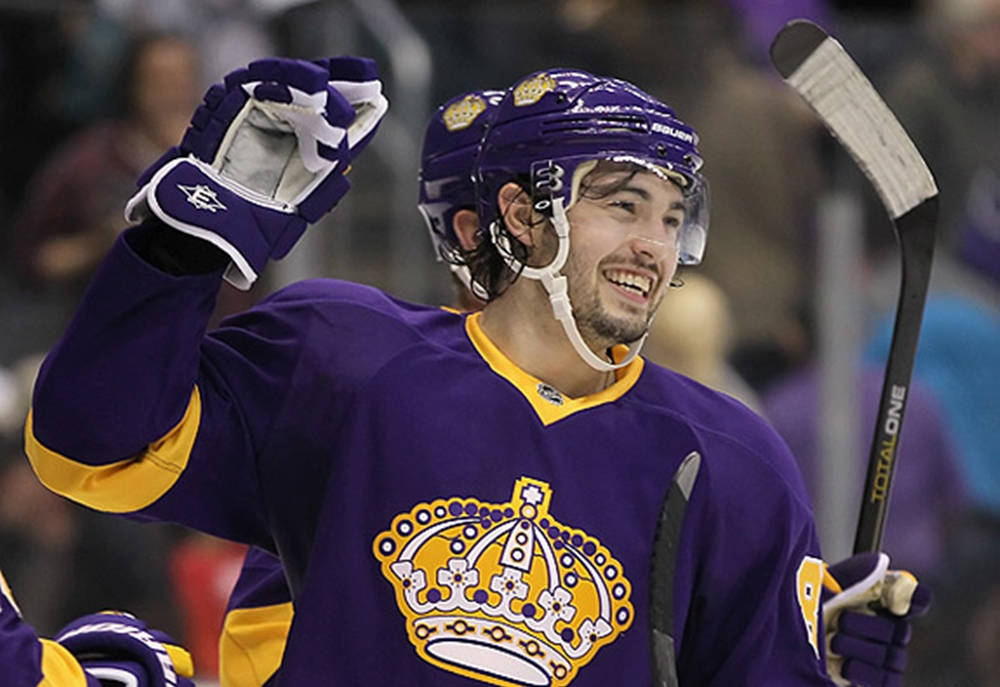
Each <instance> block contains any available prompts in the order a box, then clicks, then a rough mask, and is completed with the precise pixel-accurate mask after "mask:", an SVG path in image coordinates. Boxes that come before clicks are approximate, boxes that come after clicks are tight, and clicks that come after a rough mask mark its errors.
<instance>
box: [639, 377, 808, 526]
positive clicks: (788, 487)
mask: <svg viewBox="0 0 1000 687" xmlns="http://www.w3.org/2000/svg"><path fill="white" fill-rule="evenodd" d="M645 372H646V374H644V375H643V377H646V378H647V379H646V380H645V381H646V383H645V384H643V385H641V387H640V388H637V389H636V391H637V392H638V393H637V394H636V399H637V400H638V401H639V402H642V403H647V404H649V405H651V406H654V407H656V408H659V409H661V410H662V412H664V413H667V414H669V415H670V416H671V417H672V418H673V419H674V420H675V421H677V422H680V423H681V424H683V425H684V426H685V427H686V428H687V429H688V430H689V431H690V432H691V433H692V434H693V435H694V436H695V437H696V438H697V441H698V443H699V445H700V446H701V447H702V450H703V452H704V454H705V456H704V457H705V459H706V461H707V464H708V465H712V464H715V465H717V466H718V468H719V469H718V470H715V471H714V472H717V473H719V474H725V475H726V476H727V478H731V480H732V481H733V482H734V483H738V482H739V481H740V480H741V479H743V478H745V477H747V476H749V475H752V476H753V478H754V481H755V483H761V482H763V483H765V484H769V485H770V487H771V488H772V489H775V490H778V491H787V492H790V494H791V495H792V497H793V498H794V500H796V501H798V502H799V504H800V505H801V506H802V507H803V508H804V510H805V511H806V512H809V513H811V511H812V507H811V505H810V502H809V497H808V495H807V492H806V489H805V484H804V482H803V479H802V474H801V470H800V468H799V466H798V463H797V462H796V460H795V458H794V456H793V455H792V452H791V450H790V449H789V448H788V445H787V444H786V443H785V441H784V440H783V439H782V438H781V436H780V435H779V434H778V433H777V431H776V430H775V429H774V428H773V427H772V426H771V425H770V423H768V422H767V420H765V419H764V418H763V417H761V416H760V415H758V414H757V413H756V412H754V411H753V410H751V409H750V408H748V407H747V406H746V405H744V404H743V403H741V402H740V401H738V400H737V399H735V398H733V397H731V396H729V395H727V394H724V393H722V392H720V391H716V390H715V389H712V388H709V387H707V386H705V385H704V384H701V383H699V382H696V381H695V380H693V379H691V378H689V377H686V376H684V375H682V374H679V373H677V372H674V371H672V370H668V369H666V368H663V367H661V366H659V365H656V364H652V363H649V362H647V363H646V370H645Z"/></svg>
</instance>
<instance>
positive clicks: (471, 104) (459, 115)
mask: <svg viewBox="0 0 1000 687" xmlns="http://www.w3.org/2000/svg"><path fill="white" fill-rule="evenodd" d="M485 111H486V101H485V100H483V99H482V98H480V97H479V96H478V95H467V96H465V97H464V98H462V99H461V100H459V101H458V102H455V103H452V104H451V105H449V106H448V107H447V108H445V111H444V112H443V113H442V114H441V120H442V121H443V122H444V128H445V129H447V130H448V131H460V130H462V129H466V128H468V127H469V125H470V124H472V123H473V122H474V121H476V117H478V116H479V115H481V114H482V113H483V112H485Z"/></svg>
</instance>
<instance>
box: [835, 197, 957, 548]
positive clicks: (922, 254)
mask: <svg viewBox="0 0 1000 687" xmlns="http://www.w3.org/2000/svg"><path fill="white" fill-rule="evenodd" d="M936 217H937V197H933V198H930V199H928V200H926V201H924V202H923V203H921V204H920V205H918V206H917V207H915V208H913V209H912V210H910V211H909V212H908V213H906V214H905V215H903V216H902V217H900V218H899V219H898V220H897V221H896V232H897V234H898V236H899V246H900V252H901V260H902V267H903V269H902V282H901V284H900V290H899V302H898V305H897V307H896V322H895V326H894V328H893V333H892V345H891V347H890V348H889V361H888V364H887V366H886V372H885V380H884V381H883V383H882V397H881V400H880V401H879V408H878V416H877V418H876V423H875V433H874V436H873V437H872V444H871V449H870V451H869V455H868V475H867V477H866V478H865V489H864V493H863V494H862V499H861V512H860V514H859V516H858V529H857V532H856V534H855V537H854V553H863V552H866V551H878V550H880V549H881V546H882V535H883V532H884V529H885V519H886V516H887V514H888V510H889V496H890V493H891V489H892V480H893V475H894V474H895V470H896V453H897V451H898V448H899V438H900V433H901V431H902V427H903V415H904V414H905V412H906V402H907V397H908V396H909V388H910V379H911V376H912V373H913V363H914V359H915V358H916V352H917V340H918V338H919V336H920V323H921V321H922V319H923V313H924V303H925V302H926V300H927V286H928V283H929V281H930V273H931V260H932V258H933V254H934V225H935V221H936Z"/></svg>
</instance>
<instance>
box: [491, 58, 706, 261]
mask: <svg viewBox="0 0 1000 687" xmlns="http://www.w3.org/2000/svg"><path fill="white" fill-rule="evenodd" d="M697 143H698V135H697V134H696V133H695V132H694V130H693V129H691V128H690V127H689V126H687V125H686V124H684V123H683V122H682V121H680V120H679V119H678V118H677V117H676V115H675V114H674V112H673V110H672V109H670V108H669V107H667V106H666V105H664V104H663V103H661V102H660V101H659V100H657V99H656V98H654V97H652V96H651V95H649V94H647V93H645V92H644V91H642V90H641V89H639V88H638V87H636V86H635V85H633V84H631V83H629V82H627V81H622V80H620V79H614V78H608V77H599V76H595V75H593V74H590V73H588V72H584V71H580V70H573V69H550V70H546V71H542V72H536V73H534V74H531V75H529V76H527V77H525V78H524V79H522V80H521V81H520V82H518V83H517V84H516V85H515V86H514V87H512V88H511V89H510V90H508V91H507V93H506V94H505V95H504V98H503V100H502V101H501V102H500V103H499V104H498V105H497V107H496V111H495V112H494V114H493V117H492V121H491V124H490V127H489V129H488V131H487V133H486V135H485V137H484V138H483V141H482V144H481V146H480V154H479V157H478V158H477V161H476V170H475V172H476V189H477V190H476V194H477V208H478V212H479V221H480V225H481V226H482V227H484V228H487V227H490V228H491V231H492V230H493V229H492V225H493V224H494V223H496V222H497V221H498V219H499V215H498V208H497V202H496V198H497V192H498V191H499V190H500V188H501V187H502V186H503V185H504V184H505V183H507V182H509V181H515V180H521V181H522V182H523V181H529V180H530V181H529V183H530V190H531V194H532V203H533V205H534V207H535V209H536V210H538V211H539V212H541V213H542V214H545V215H548V216H550V217H551V209H552V204H553V201H554V200H555V199H557V198H561V199H562V205H563V208H564V209H565V210H568V209H569V208H570V207H571V206H572V204H573V202H574V201H575V200H576V194H577V192H578V190H579V183H580V180H581V178H582V177H583V176H584V175H585V172H586V171H589V169H591V168H592V166H591V165H585V164H584V163H592V162H593V161H597V160H611V161H616V162H631V163H634V164H637V165H639V166H641V167H645V168H646V169H647V170H649V171H650V172H652V173H654V174H656V175H657V176H660V177H661V178H664V179H669V180H671V181H673V182H674V183H676V184H677V185H678V186H680V187H681V190H682V191H683V194H684V198H685V206H686V207H685V209H686V212H685V220H684V225H683V226H682V227H681V230H680V232H679V238H678V248H679V255H678V261H679V262H680V263H681V264H683V265H696V264H698V263H699V262H701V258H702V255H703V254H704V250H705V241H706V239H707V235H708V184H707V182H706V180H705V179H704V178H703V177H702V176H701V174H700V173H699V169H700V168H701V165H702V159H701V156H700V155H699V154H698V149H697V147H696V146H697Z"/></svg>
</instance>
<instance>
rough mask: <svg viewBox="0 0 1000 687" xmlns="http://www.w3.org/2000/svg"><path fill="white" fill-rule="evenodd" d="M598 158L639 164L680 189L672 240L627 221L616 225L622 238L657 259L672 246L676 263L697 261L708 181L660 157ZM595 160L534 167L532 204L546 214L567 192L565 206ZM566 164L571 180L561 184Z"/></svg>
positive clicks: (705, 229)
mask: <svg viewBox="0 0 1000 687" xmlns="http://www.w3.org/2000/svg"><path fill="white" fill-rule="evenodd" d="M601 159H603V160H609V161H611V162H618V163H626V164H632V165H636V166H638V167H642V168H644V169H645V170H647V171H649V172H650V173H652V174H655V175H656V176H657V177H659V178H661V179H663V180H664V181H668V182H670V183H673V184H675V185H676V186H678V187H679V188H680V189H681V193H682V200H681V202H682V203H683V206H684V207H683V219H682V221H681V225H680V226H679V227H678V228H677V233H676V237H675V238H674V242H673V243H670V242H669V239H668V238H667V237H666V236H665V237H664V238H663V239H662V240H659V239H657V238H654V237H652V236H648V235H645V234H633V233H630V232H628V230H627V224H622V225H619V228H620V229H621V230H622V231H623V239H628V240H633V241H635V240H638V241H641V242H642V243H643V244H644V245H645V246H647V248H648V251H649V252H650V254H652V255H655V256H656V258H657V259H661V258H662V257H663V256H664V255H665V254H666V253H667V251H670V250H675V249H676V251H677V262H678V264H681V265H697V264H699V263H700V262H701V260H702V257H703V256H704V254H705V245H706V242H707V239H708V215H709V191H708V182H707V181H706V180H705V179H704V178H703V177H701V175H699V174H696V173H691V172H686V173H681V172H680V171H675V170H674V169H671V168H669V167H667V166H664V164H663V163H662V161H656V162H653V161H649V160H646V159H644V158H640V157H637V156H634V155H631V154H625V153H622V154H611V155H608V156H607V157H602V158H601ZM553 164H554V166H555V167H556V169H555V170H553ZM597 164H598V160H596V159H593V158H592V157H588V158H576V159H572V158H571V159H561V160H558V161H553V163H549V162H545V163H542V166H536V167H534V168H533V174H532V176H533V186H534V189H535V208H536V209H537V210H539V211H542V212H543V214H547V213H545V210H547V209H548V208H549V207H550V205H551V199H552V198H553V197H557V196H562V197H564V198H565V197H566V195H568V196H569V198H568V199H567V200H568V203H567V205H566V209H567V210H568V209H569V208H570V207H572V206H573V204H574V203H575V202H576V201H577V200H578V198H579V194H580V188H581V183H582V181H583V179H584V177H586V176H587V174H589V173H590V172H591V171H593V170H594V168H595V167H596V166H597ZM567 168H569V169H572V180H571V183H570V184H565V185H564V183H563V180H564V178H565V171H566V170H567ZM567 187H568V188H567ZM567 191H568V192H569V193H567Z"/></svg>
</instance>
